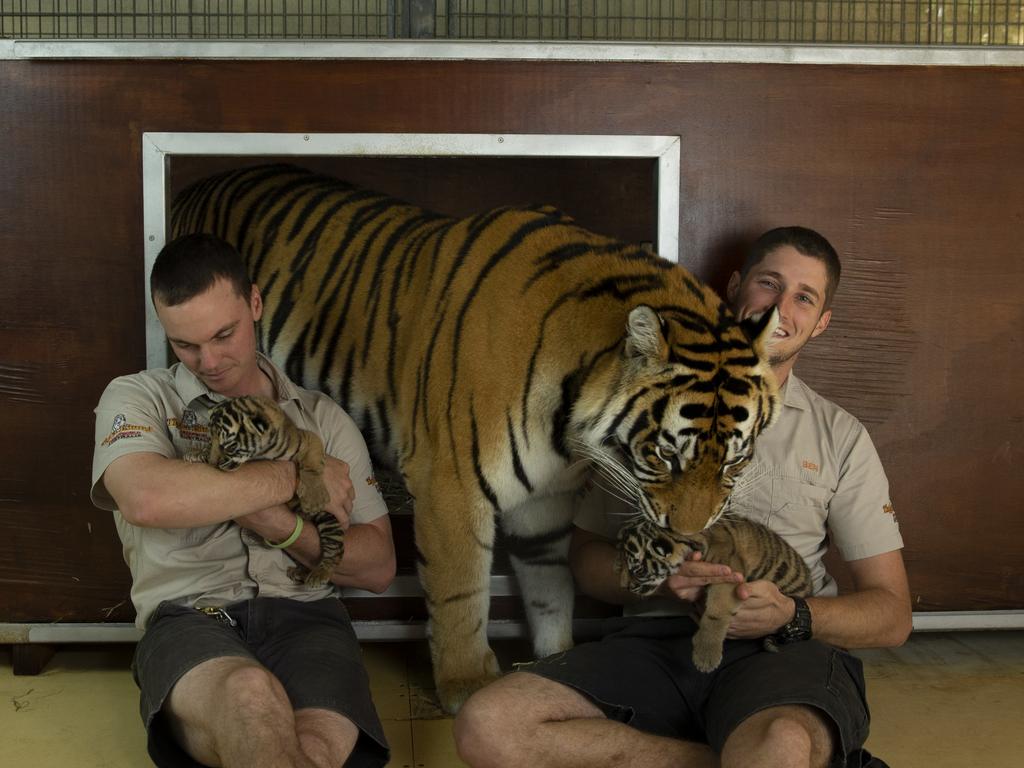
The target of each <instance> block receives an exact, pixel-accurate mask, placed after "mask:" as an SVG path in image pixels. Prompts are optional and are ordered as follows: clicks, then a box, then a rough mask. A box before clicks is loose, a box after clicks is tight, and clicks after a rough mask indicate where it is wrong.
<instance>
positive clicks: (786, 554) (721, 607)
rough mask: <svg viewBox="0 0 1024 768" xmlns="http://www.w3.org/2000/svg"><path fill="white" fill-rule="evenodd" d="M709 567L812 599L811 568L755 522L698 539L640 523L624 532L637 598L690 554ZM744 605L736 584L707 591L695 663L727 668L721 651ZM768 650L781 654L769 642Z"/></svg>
mask: <svg viewBox="0 0 1024 768" xmlns="http://www.w3.org/2000/svg"><path fill="white" fill-rule="evenodd" d="M695 551H696V552H700V553H701V559H702V560H704V562H708V563H716V564H720V565H728V566H729V567H730V568H732V569H733V570H734V571H736V572H737V573H742V574H743V575H744V577H745V578H746V580H747V581H759V580H762V579H764V580H766V581H770V582H772V583H774V584H775V586H777V587H778V588H779V591H780V592H782V594H784V595H788V596H790V597H807V595H809V594H811V591H812V588H813V584H812V582H811V572H810V569H808V567H807V563H805V562H804V559H803V558H802V557H800V555H799V553H797V551H796V550H795V549H793V547H791V546H790V545H789V544H787V543H786V540H785V539H783V538H782V537H781V536H779V535H778V534H777V533H775V532H774V531H773V530H771V529H770V528H768V527H767V526H765V525H761V524H760V523H755V522H754V521H752V520H720V521H719V522H717V523H715V524H714V525H712V526H711V527H709V528H705V529H704V530H703V531H701V532H700V533H698V534H694V535H690V536H679V535H677V534H675V533H674V532H672V531H666V530H665V529H663V528H659V527H658V526H655V525H652V524H651V523H649V522H647V521H645V520H641V521H639V522H638V523H636V524H633V525H630V526H626V527H623V529H622V530H620V531H619V561H618V563H619V570H620V573H621V584H622V586H623V587H626V588H627V589H629V590H630V591H631V592H633V593H635V594H638V595H644V596H647V595H650V594H652V593H653V592H654V591H655V590H656V589H657V588H658V587H659V586H660V585H661V583H662V582H663V581H665V579H666V578H668V576H669V575H670V574H671V573H672V572H673V571H675V569H676V568H677V567H678V566H679V564H680V563H682V562H683V559H684V558H685V557H686V555H687V554H688V553H690V552H695ZM739 605H740V600H739V599H738V598H737V597H736V585H735V584H711V585H709V586H708V588H707V595H706V598H705V606H704V613H703V614H702V615H701V618H700V627H699V629H698V630H697V633H696V634H695V635H694V637H693V663H694V665H695V666H696V667H697V669H699V670H700V671H701V672H711V671H712V670H714V669H717V668H718V665H719V664H721V663H722V645H723V643H724V642H725V633H726V631H727V630H728V629H729V622H730V621H731V620H732V617H733V616H734V615H735V613H736V610H737V608H738V607H739ZM764 646H765V649H766V650H769V651H774V650H778V649H777V648H776V647H775V645H774V644H773V643H772V642H771V640H770V638H765V641H764Z"/></svg>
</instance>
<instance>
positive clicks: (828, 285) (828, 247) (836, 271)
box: [740, 227, 842, 311]
mask: <svg viewBox="0 0 1024 768" xmlns="http://www.w3.org/2000/svg"><path fill="white" fill-rule="evenodd" d="M786 245H788V246H791V247H793V248H795V249H796V250H797V252H799V253H801V254H803V255H804V256H809V257H811V258H812V259H817V260H818V261H820V262H822V263H823V264H824V265H825V305H824V306H823V307H822V311H824V310H826V309H828V308H829V307H830V306H832V297H833V296H835V295H836V290H837V289H838V288H839V276H840V274H841V273H842V266H841V265H840V263H839V254H838V253H836V249H835V248H833V247H832V244H831V243H830V242H829V241H828V240H826V239H825V238H824V237H823V236H822V235H820V234H818V233H817V232H815V231H814V230H813V229H808V228H807V227H777V228H776V229H770V230H768V231H767V232H765V233H764V234H763V235H761V236H760V237H759V238H757V240H755V241H754V244H753V245H752V246H750V250H749V251H748V253H747V259H746V261H745V262H743V270H742V271H741V272H740V277H741V278H745V277H746V276H747V274H748V273H749V272H750V270H752V269H753V268H754V267H756V266H757V265H758V264H760V263H761V260H762V259H764V257H765V256H767V255H768V254H769V253H771V252H772V251H774V250H776V249H777V248H781V247H783V246H786Z"/></svg>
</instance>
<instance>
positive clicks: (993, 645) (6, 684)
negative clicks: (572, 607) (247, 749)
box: [0, 632, 1024, 768]
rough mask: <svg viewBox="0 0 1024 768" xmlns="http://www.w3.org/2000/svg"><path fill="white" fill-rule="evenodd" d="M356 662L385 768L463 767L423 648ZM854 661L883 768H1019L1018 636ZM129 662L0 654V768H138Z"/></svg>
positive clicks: (923, 639) (385, 648)
mask: <svg viewBox="0 0 1024 768" xmlns="http://www.w3.org/2000/svg"><path fill="white" fill-rule="evenodd" d="M365 655H366V660H367V665H368V667H369V669H370V678H371V680H372V681H373V686H374V688H373V690H374V699H375V701H376V703H377V708H378V710H379V712H380V716H381V719H382V720H383V722H384V729H385V732H386V733H387V736H388V739H389V740H390V742H391V747H392V754H393V759H392V761H391V765H392V766H396V767H397V768H448V767H449V766H460V765H462V763H461V762H460V761H459V760H458V758H457V757H456V756H455V750H454V747H453V745H452V738H451V720H450V719H448V718H445V717H442V716H441V715H440V713H439V712H438V711H437V709H436V708H435V706H434V705H433V703H432V700H431V692H430V670H429V662H428V658H427V654H426V649H425V647H424V646H423V644H421V643H408V644H407V643H402V644H371V645H366V646H365ZM861 657H862V658H863V659H864V661H865V666H866V669H867V677H868V694H869V699H870V704H871V709H872V713H873V722H872V733H871V738H870V740H869V741H868V747H869V748H870V749H871V750H872V751H874V752H875V753H876V754H879V755H880V756H882V757H884V758H885V760H886V761H887V762H888V763H889V764H890V765H891V766H892V768H954V767H955V768H962V767H964V766H967V767H968V768H982V767H983V766H984V767H985V768H988V767H989V766H993V767H994V768H1017V767H1018V766H1022V765H1024V732H1022V728H1021V726H1022V725H1024V632H972V633H937V634H917V635H914V636H913V637H912V638H911V640H910V642H908V643H907V645H905V646H904V647H903V648H900V649H897V650H893V651H867V652H863V653H862V654H861ZM130 658H131V648H130V647H128V646H103V647H75V646H65V647H64V648H63V649H62V650H61V651H59V652H58V654H57V656H56V657H55V658H54V659H53V660H52V661H51V662H50V664H49V665H48V666H47V668H46V670H45V671H44V672H43V674H41V675H39V676H37V677H15V676H14V675H13V674H12V672H11V664H10V652H9V649H8V648H0V734H2V741H0V768H14V767H15V766H19V767H21V766H24V767H25V768H30V767H31V768H51V767H53V768H56V766H61V767H62V768H67V767H70V768H136V767H139V766H141V767H143V768H144V767H145V766H149V765H150V762H149V760H148V759H147V757H146V751H145V741H144V737H143V732H142V726H141V723H140V722H139V717H138V710H137V706H138V695H137V692H136V688H135V684H134V683H133V682H132V679H131V675H130V673H129V672H128V663H129V661H130ZM524 768H529V766H524Z"/></svg>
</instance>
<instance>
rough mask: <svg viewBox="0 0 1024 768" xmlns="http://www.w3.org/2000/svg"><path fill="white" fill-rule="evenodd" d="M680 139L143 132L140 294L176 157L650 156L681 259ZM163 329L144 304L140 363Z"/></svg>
mask: <svg viewBox="0 0 1024 768" xmlns="http://www.w3.org/2000/svg"><path fill="white" fill-rule="evenodd" d="M680 143H681V142H680V138H679V137H678V136H619V135H597V134H593V135H571V134H514V133H506V134H496V133H495V134H482V133H481V134H476V133H229V132H224V133H188V132H177V133H159V132H145V133H143V134H142V197H143V202H142V207H143V231H144V233H145V243H144V247H145V270H144V271H145V275H144V280H145V283H144V285H143V290H144V295H146V296H148V295H149V275H150V272H151V271H152V269H153V262H154V261H155V259H156V256H157V254H158V253H159V252H160V249H161V248H162V247H163V246H164V242H165V240H166V234H167V210H168V204H169V202H170V201H169V200H168V199H167V196H168V195H167V192H168V190H167V187H168V171H169V162H170V160H171V158H172V157H173V156H174V155H190V156H195V155H210V156H244V157H254V158H257V157H260V156H281V155H294V156H307V157H308V156H330V157H338V156H371V157H509V158H512V157H541V158H543V157H550V158H567V157H575V158H586V157H593V158H623V159H625V158H634V159H635V158H649V159H650V160H652V161H654V162H655V164H656V169H657V170H656V188H657V192H656V194H657V208H658V210H657V227H658V233H657V242H656V244H655V245H656V248H657V251H658V253H659V254H661V255H662V256H663V257H665V258H667V259H669V260H670V261H678V259H679V168H680ZM167 363H168V359H167V345H166V344H165V343H164V332H163V328H162V327H161V326H160V321H159V319H158V318H157V316H156V310H155V309H154V308H153V304H152V302H151V301H149V300H147V301H146V365H147V367H149V368H163V367H165V366H166V365H167Z"/></svg>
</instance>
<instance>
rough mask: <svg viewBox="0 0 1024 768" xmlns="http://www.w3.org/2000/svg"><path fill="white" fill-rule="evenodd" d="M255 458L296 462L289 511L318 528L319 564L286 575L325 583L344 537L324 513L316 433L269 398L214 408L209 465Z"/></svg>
mask: <svg viewBox="0 0 1024 768" xmlns="http://www.w3.org/2000/svg"><path fill="white" fill-rule="evenodd" d="M255 459H270V460H274V459H287V460H289V461H293V462H295V466H296V468H297V469H298V485H297V487H296V491H295V496H294V497H293V498H292V500H291V501H290V502H289V504H288V506H289V508H290V509H291V510H292V511H293V512H295V513H296V514H298V515H301V516H302V517H303V518H304V519H305V520H309V521H310V522H311V523H313V524H314V525H315V526H316V530H317V533H319V534H320V561H319V562H318V563H317V564H316V566H315V567H314V568H313V570H311V571H307V570H306V568H305V567H303V566H301V565H296V566H295V567H294V568H291V569H290V570H289V575H291V576H292V578H294V579H295V580H296V581H304V582H305V583H306V584H308V585H310V586H313V587H318V586H321V585H322V584H325V583H327V581H328V580H329V579H330V576H331V573H332V572H333V571H334V568H335V566H336V565H337V564H338V563H339V562H341V558H342V555H344V553H345V532H344V530H343V529H342V527H341V525H340V524H339V523H338V519H337V518H336V517H335V516H334V515H332V514H331V513H330V512H326V511H325V510H324V507H325V506H326V505H327V502H329V501H330V495H329V493H328V491H327V486H326V485H324V445H323V442H322V441H321V440H320V437H319V436H318V435H316V434H315V433H313V432H310V431H309V430H306V429H300V428H299V427H297V426H296V425H295V423H294V422H293V421H292V420H291V419H289V418H288V416H287V414H286V413H285V412H284V411H282V410H281V408H280V406H279V405H278V404H277V403H275V402H274V401H273V400H271V399H270V398H267V397H260V396H258V395H247V396H244V397H235V398H231V399H229V400H225V401H224V402H222V403H218V404H217V405H216V406H214V407H213V408H212V409H211V411H210V454H209V457H208V459H207V461H208V462H209V463H210V464H212V465H214V466H215V467H218V468H220V469H224V470H232V469H238V467H240V466H241V465H242V464H244V463H245V462H247V461H253V460H255Z"/></svg>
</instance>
